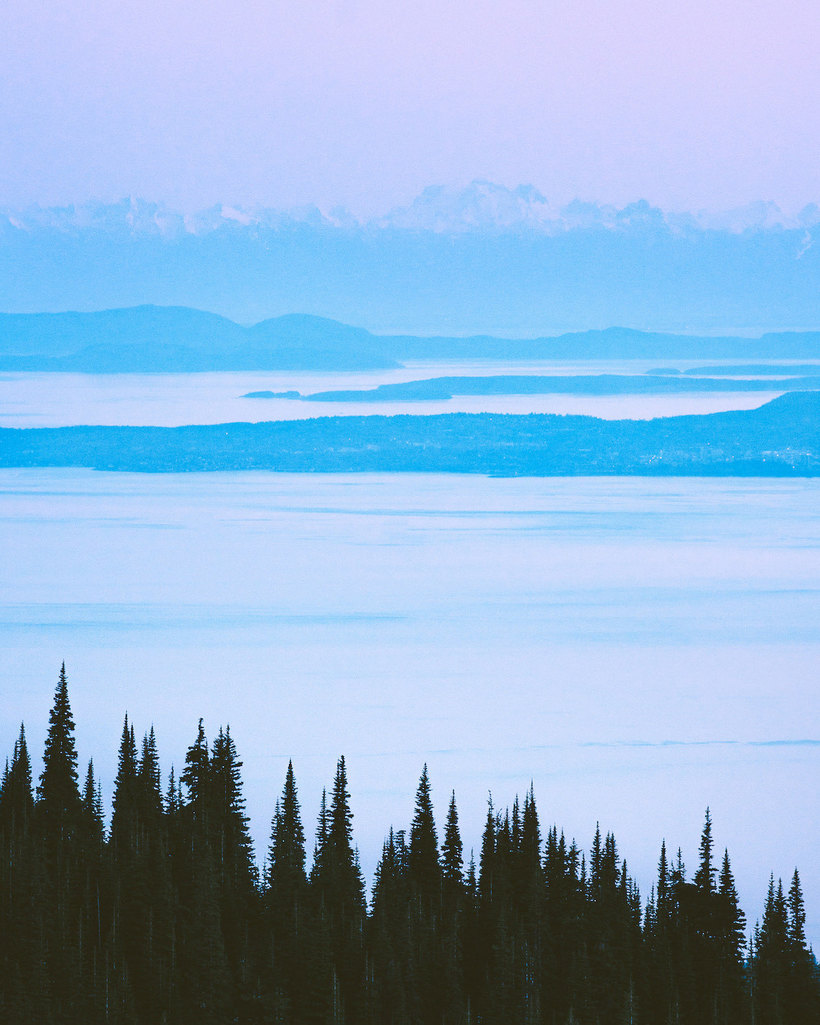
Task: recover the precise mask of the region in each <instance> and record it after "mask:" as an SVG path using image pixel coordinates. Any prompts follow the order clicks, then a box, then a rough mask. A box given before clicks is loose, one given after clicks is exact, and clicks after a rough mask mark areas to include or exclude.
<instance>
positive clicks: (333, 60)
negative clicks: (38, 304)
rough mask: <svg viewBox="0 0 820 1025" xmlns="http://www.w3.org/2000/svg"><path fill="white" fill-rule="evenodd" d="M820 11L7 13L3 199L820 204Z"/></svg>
mask: <svg viewBox="0 0 820 1025" xmlns="http://www.w3.org/2000/svg"><path fill="white" fill-rule="evenodd" d="M819 37H820V8H818V6H817V0H780V2H778V3H775V2H770V0H762V2H761V0H743V2H740V0H708V2H707V0H687V2H685V3H682V2H679V0H675V2H670V0H655V2H650V0H609V2H605V0H563V2H562V3H555V2H537V0H507V2H505V3H499V2H496V3H489V2H486V0H470V2H467V0H437V2H433V0H407V2H403V3H396V2H393V0H381V2H378V0H289V2H287V3H285V2H282V0H232V2H230V3H228V2H225V0H41V2H37V0H5V2H4V3H3V5H2V11H0V140H1V141H0V205H11V206H20V205H25V204H27V203H30V202H35V201H36V202H40V203H43V204H53V203H63V202H71V201H83V200H86V199H89V198H99V199H104V200H113V199H116V198H119V197H121V196H123V195H129V194H132V195H140V196H144V197H145V198H148V199H156V200H162V201H165V202H168V203H169V204H171V205H174V206H177V207H181V208H183V209H194V208H199V207H203V206H207V205H210V204H212V203H215V202H218V201H224V202H233V203H242V204H265V205H272V206H291V205H297V204H301V203H308V202H316V203H318V204H320V205H322V206H324V207H330V206H332V205H334V204H342V205H347V206H349V207H351V208H352V209H353V210H354V211H356V212H359V213H373V212H380V211H382V210H384V209H386V208H387V207H389V206H391V205H393V204H395V203H399V202H406V201H407V200H409V199H410V198H411V197H412V196H413V195H414V194H415V193H416V192H418V191H419V190H420V189H421V188H423V187H424V186H426V185H429V184H431V183H452V184H457V183H460V182H466V181H469V180H471V179H473V178H477V177H481V178H489V179H491V180H494V181H498V182H501V183H503V184H507V185H516V184H518V183H520V182H527V183H532V184H534V185H535V186H537V187H538V188H539V189H540V190H541V191H542V192H544V193H545V194H546V195H547V197H548V198H549V199H551V200H553V201H555V202H563V201H567V200H569V199H571V198H573V197H575V196H582V197H584V198H588V199H596V200H602V201H610V202H616V203H625V202H628V201H631V200H634V199H637V198H640V197H643V198H646V199H648V200H650V201H651V202H654V203H658V204H659V205H662V206H664V207H667V208H677V209H680V208H685V207H686V208H693V207H708V208H723V207H729V206H733V205H738V204H742V203H745V202H748V201H750V200H754V199H773V200H775V201H776V202H779V203H780V204H781V205H783V206H784V207H785V208H786V209H787V210H794V209H797V208H799V207H800V206H802V205H803V204H804V203H807V202H809V201H812V200H820V113H818V111H820V104H819V103H818V97H820V57H818V48H817V39H818V38H819Z"/></svg>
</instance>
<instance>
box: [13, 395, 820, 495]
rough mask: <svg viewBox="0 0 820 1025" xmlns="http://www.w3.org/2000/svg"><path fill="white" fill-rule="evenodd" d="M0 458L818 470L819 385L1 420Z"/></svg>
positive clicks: (506, 469)
mask: <svg viewBox="0 0 820 1025" xmlns="http://www.w3.org/2000/svg"><path fill="white" fill-rule="evenodd" d="M0 466H5V467H32V466H55V467H57V466H61V467H68V466H76V467H89V468H94V469H98V470H125V471H144V472H183V471H207V470H277V471H283V472H322V473H341V472H345V473H351V472H365V471H366V472H394V471H402V472H424V473H430V472H433V473H481V474H489V475H495V476H575V475H578V476H585V475H589V476H598V475H612V474H618V475H620V474H624V475H637V476H656V475H673V476H674V475H697V476H815V475H817V474H818V473H820V395H818V394H816V393H794V394H790V395H784V396H781V397H780V398H778V399H775V400H773V401H772V402H769V403H767V404H766V405H764V406H762V407H760V408H759V409H753V410H742V411H738V412H728V413H712V414H708V415H702V416H679V417H666V418H661V419H657V420H647V421H642V420H600V419H597V418H595V417H589V416H556V415H547V414H531V415H527V416H518V415H511V414H494V413H472V414H471V413H449V414H444V415H439V416H353V417H320V418H317V419H311V420H293V421H277V422H272V423H255V424H253V423H232V424H216V425H206V426H189V427H58V428H30V429H22V428H3V429H0Z"/></svg>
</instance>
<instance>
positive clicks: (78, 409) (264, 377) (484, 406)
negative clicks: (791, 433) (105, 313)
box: [0, 359, 782, 427]
mask: <svg viewBox="0 0 820 1025" xmlns="http://www.w3.org/2000/svg"><path fill="white" fill-rule="evenodd" d="M715 362H716V364H717V363H721V362H722V363H723V365H727V364H728V365H731V361H725V360H724V361H715ZM780 363H781V364H782V361H780ZM664 366H665V367H672V368H675V369H678V368H680V367H682V366H685V364H681V362H680V361H679V360H666V361H664V360H657V359H656V360H618V361H595V360H589V361H584V362H579V363H568V362H564V363H562V362H558V361H546V360H545V361H542V362H539V363H526V364H525V363H512V364H508V363H498V362H490V361H482V362H451V363H441V362H437V363H421V362H418V363H408V364H407V366H405V367H402V368H400V369H396V370H380V371H347V372H338V371H337V372H328V371H312V372H311V371H277V372H275V373H274V372H257V373H245V372H234V373H201V374H64V373H3V374H0V427H62V426H67V425H72V424H109V425H113V424H134V425H140V426H146V425H155V426H166V427H172V426H179V425H181V424H193V423H197V424H206V423H230V422H236V421H259V420H301V419H308V418H311V417H317V416H343V415H370V414H377V413H381V414H398V413H416V414H418V413H457V412H464V413H570V414H584V415H589V416H600V417H604V418H606V419H619V418H623V417H625V418H632V419H649V418H651V417H657V416H679V415H685V414H692V413H715V412H720V411H722V410H727V409H752V408H756V407H757V406H761V405H763V403H764V402H768V401H769V400H770V399H772V398H774V397H776V396H777V395H778V394H780V392H778V391H777V379H776V378H773V379H772V390H771V391H759V392H742V391H732V385H731V379H727V380H726V388H725V390H722V391H717V392H700V393H699V392H682V393H680V394H675V393H674V392H673V393H666V394H660V395H571V394H553V395H473V396H471V395H459V396H454V397H453V398H452V399H449V400H447V401H425V402H418V401H416V402H409V401H406V402H328V403H315V402H301V401H299V400H298V399H296V400H294V399H247V398H243V397H242V396H243V395H244V394H245V393H246V392H251V391H273V392H285V391H298V392H300V393H301V394H303V395H304V394H310V393H312V392H319V391H330V390H337V389H344V390H350V389H356V390H358V389H370V388H375V387H377V386H378V385H381V384H394V383H399V382H404V381H414V380H419V379H424V378H431V377H440V376H490V375H496V374H522V375H527V374H538V375H547V376H567V375H581V374H641V375H642V374H645V373H646V371H647V370H650V369H656V368H660V367H664Z"/></svg>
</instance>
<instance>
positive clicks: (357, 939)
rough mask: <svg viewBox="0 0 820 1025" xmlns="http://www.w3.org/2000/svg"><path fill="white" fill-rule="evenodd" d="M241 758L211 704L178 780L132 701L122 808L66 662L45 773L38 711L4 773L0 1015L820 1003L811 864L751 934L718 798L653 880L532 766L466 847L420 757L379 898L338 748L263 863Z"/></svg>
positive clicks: (662, 1018)
mask: <svg viewBox="0 0 820 1025" xmlns="http://www.w3.org/2000/svg"><path fill="white" fill-rule="evenodd" d="M241 764H242V763H241V762H240V760H239V757H238V755H237V749H236V746H235V744H234V739H233V737H232V736H231V733H230V730H228V729H220V730H219V732H218V733H217V735H216V737H215V739H213V741H212V742H211V743H208V741H207V739H206V736H205V731H204V729H203V726H202V723H201V722H200V724H199V729H198V732H197V734H196V737H195V739H194V740H193V743H192V744H191V746H190V748H189V749H188V752H187V754H186V756H185V762H184V766H182V768H181V772H180V773H179V776H178V777H177V776H175V775H174V773H173V771H172V772H171V775H170V779H169V780H168V782H167V785H163V784H162V783H161V781H160V772H159V758H158V752H157V744H156V740H155V737H154V732H153V729H151V730H150V732H148V733H147V734H145V735H144V736H141V737H140V736H139V735H138V734H137V732H136V730H135V727H134V725H133V724H132V723H130V722H129V721H128V719H127V718H126V720H125V723H124V726H123V730H122V737H121V741H120V748H119V766H118V772H117V777H116V782H115V788H114V798H113V813H112V817H111V821H110V824H106V822H105V820H104V816H103V810H102V801H101V797H100V788H99V784H98V781H97V778H96V776H95V774H94V767H93V764H91V763H89V765H88V767H87V771H86V772H84V773H82V774H81V773H80V770H79V767H78V764H77V752H76V747H75V741H74V721H73V719H72V714H71V708H70V704H69V697H68V689H67V684H66V676H65V668H63V670H62V671H61V673H60V677H59V682H58V685H57V691H56V696H55V701H54V706H53V709H52V711H51V716H50V722H49V728H48V735H47V740H46V744H45V751H44V758H43V770H42V774H41V775H40V777H39V780H38V781H37V785H36V788H35V786H34V783H35V781H34V780H33V779H32V766H31V760H30V756H29V751H28V748H27V744H26V736H25V731H24V729H22V728H21V730H20V734H19V739H18V740H17V742H16V744H15V746H14V751H13V754H12V756H11V758H10V759H9V760H8V761H7V764H6V769H5V772H4V773H3V778H2V789H0V842H1V843H2V857H1V858H0V873H2V874H1V875H0V1022H2V1023H4V1025H52V1023H54V1025H57V1023H60V1025H63V1023H66V1025H68V1023H71V1025H74V1023H77V1025H96V1023H106V1025H108V1023H112V1025H113V1023H116V1025H131V1023H134V1025H143V1023H145V1025H149V1023H150V1025H154V1023H157V1025H160V1023H162V1025H188V1023H191V1025H193V1023H196V1025H227V1023H233V1022H236V1023H260V1025H261V1023H268V1022H283V1023H290V1025H313V1023H316V1025H330V1023H333V1025H479V1023H481V1025H536V1023H537V1025H570V1023H572V1025H575V1023H577V1025H626V1023H634V1025H811V1023H817V1022H820V975H819V974H818V966H817V962H816V960H815V958H814V955H813V954H812V952H811V950H810V949H809V948H808V947H807V943H806V936H805V910H804V905H803V896H802V892H801V887H800V878H799V875H798V873H797V872H796V871H795V873H794V876H793V878H792V879H790V880H788V882H787V883H785V884H783V883H781V882H780V881H779V880H778V881H775V880H774V879H772V880H771V882H770V884H769V889H768V893H767V894H766V895H765V901H764V903H763V908H762V914H761V916H760V920H759V924H757V925H756V926H754V928H753V929H752V931H751V939H750V940H749V941H748V942H747V926H746V919H745V917H744V914H743V911H742V910H741V909H740V907H739V906H738V898H737V891H736V889H735V883H734V879H733V877H732V869H731V864H730V861H729V855H728V853H722V854H721V853H719V852H717V851H715V849H714V844H713V839H712V822H711V819H710V816H709V813H708V811H707V814H706V822H705V825H704V828H703V833H702V836H701V841H700V851H699V858H698V864H697V866H696V868H695V870H694V872H691V873H688V872H687V871H686V869H685V867H684V864H683V861H682V859H681V855H680V852H679V851H678V852H672V851H668V850H667V849H666V846H665V845H662V846H661V848H660V853H659V859H658V874H657V880H656V882H655V885H654V886H653V888H652V890H651V893H649V894H648V895H646V897H645V899H642V898H641V895H640V894H639V892H638V888H637V886H636V885H635V883H634V881H633V880H632V879H631V878H630V875H629V871H628V868H627V864H626V861H624V860H623V859H622V858H621V856H620V853H619V851H618V847H617V844H616V841H615V837H614V836H612V834H608V835H606V836H603V835H601V833H600V831H597V832H596V834H595V836H594V839H593V840H592V844H591V847H590V849H589V851H588V852H584V851H582V850H581V848H580V847H579V846H578V845H577V844H576V843H575V842H574V841H568V840H567V839H566V837H565V836H564V835H563V833H561V832H560V831H559V830H558V829H557V828H556V827H554V826H553V827H551V828H549V829H547V830H545V831H542V826H541V825H540V823H539V815H538V810H537V808H536V802H535V795H534V793H533V791H532V788H530V790H529V792H528V793H526V794H525V795H524V799H523V802H522V801H519V799H518V798H516V799H515V801H514V803H513V805H512V807H511V809H506V808H505V809H504V810H503V811H502V810H500V809H498V808H496V807H494V806H493V805H492V803H490V806H489V808H488V811H487V820H486V825H485V828H484V833H483V837H482V839H481V844H480V850H479V854H478V862H477V863H475V862H474V861H473V859H472V858H470V859H469V862H468V864H467V865H466V866H465V864H464V860H465V858H464V848H463V846H462V837H461V835H460V832H459V822H458V810H457V806H456V799H455V795H453V796H452V798H451V799H450V802H449V810H448V812H447V817H446V822H445V823H444V826H443V829H442V828H441V827H440V826H439V827H437V825H436V823H435V821H434V817H433V805H432V802H431V788H430V780H429V778H428V775H427V769H426V767H425V769H424V771H423V772H422V775H421V779H420V781H419V785H418V790H417V793H416V804H415V814H414V817H413V821H412V823H411V824H410V827H409V830H407V831H405V830H399V831H393V830H392V829H391V830H390V831H389V832H388V834H387V838H386V840H385V842H384V847H383V850H382V854H381V860H380V862H379V865H378V869H377V871H376V874H375V882H374V885H373V889H372V894H371V895H370V899H369V900H368V899H367V897H366V893H365V884H364V880H363V877H362V873H361V870H360V868H359V863H358V857H357V852H356V847H355V844H354V840H353V833H352V825H351V822H352V814H351V810H350V795H349V792H348V781H347V773H346V767H345V761H344V758H340V759H339V762H338V766H337V769H336V774H335V778H334V779H333V781H332V783H331V786H330V788H329V790H328V792H327V793H325V794H324V795H323V798H322V802H321V808H320V811H319V814H318V819H317V825H316V831H315V840H314V841H312V842H310V841H308V839H307V837H306V830H305V825H304V821H303V815H302V809H301V808H300V803H299V797H298V791H297V785H296V780H295V777H294V773H293V769H292V766H289V767H288V771H287V776H286V778H285V780H284V785H283V788H282V791H281V796H280V798H279V800H278V802H277V804H276V810H275V814H274V816H273V823H272V830H271V837H270V847H269V850H268V852H267V857H266V859H265V863H264V868H263V869H262V870H261V872H260V871H259V870H258V869H257V866H256V864H255V860H254V853H253V849H252V845H251V839H250V834H249V831H248V818H247V816H246V814H245V804H244V800H243V796H242V780H241V776H240V768H241ZM277 789H278V787H277ZM544 834H545V835H544ZM309 848H310V849H311V850H310V854H311V856H310V857H308V849H309ZM761 896H763V895H761Z"/></svg>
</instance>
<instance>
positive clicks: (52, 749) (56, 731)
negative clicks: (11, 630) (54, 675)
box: [37, 662, 80, 844]
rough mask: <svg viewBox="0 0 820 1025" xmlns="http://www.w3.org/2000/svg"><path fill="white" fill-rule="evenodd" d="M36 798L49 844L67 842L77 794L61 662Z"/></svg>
mask: <svg viewBox="0 0 820 1025" xmlns="http://www.w3.org/2000/svg"><path fill="white" fill-rule="evenodd" d="M37 798H38V800H37V810H38V813H39V815H40V816H41V818H42V820H43V829H44V835H45V837H46V839H47V841H48V842H49V843H52V844H53V843H56V842H59V841H63V840H66V841H67V840H69V839H70V837H71V835H72V833H73V830H74V829H75V828H76V825H77V820H78V816H79V810H80V791H79V789H78V784H77V748H76V745H75V741H74V718H73V716H72V714H71V704H70V702H69V700H68V681H67V679H66V671H65V662H63V664H62V666H61V668H60V676H59V679H58V681H57V689H56V691H55V694H54V705H53V706H52V709H51V713H50V715H49V727H48V734H47V736H46V746H45V752H44V753H43V771H42V774H41V776H40V785H39V787H38V788H37Z"/></svg>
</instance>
